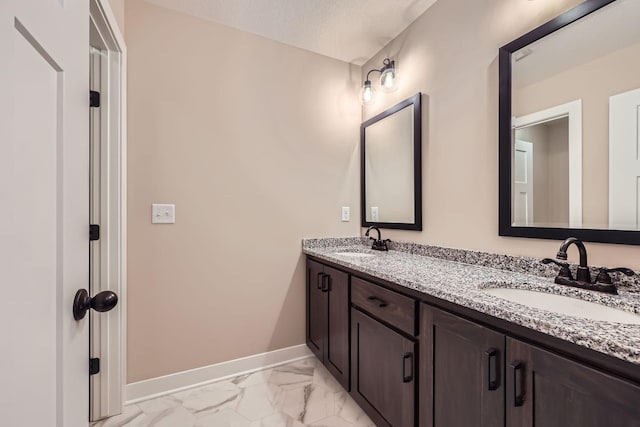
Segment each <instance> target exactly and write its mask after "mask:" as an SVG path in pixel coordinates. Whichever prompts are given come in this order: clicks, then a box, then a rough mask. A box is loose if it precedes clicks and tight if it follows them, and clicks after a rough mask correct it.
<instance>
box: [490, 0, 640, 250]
mask: <svg viewBox="0 0 640 427" xmlns="http://www.w3.org/2000/svg"><path fill="white" fill-rule="evenodd" d="M639 17H640V1H637V0H589V1H585V2H584V3H582V4H579V5H578V6H576V7H575V8H573V9H571V10H569V11H568V12H566V13H564V14H563V15H561V16H559V17H558V18H556V19H554V20H552V21H550V22H548V23H546V24H544V25H542V26H541V27H539V28H537V29H535V30H533V31H532V32H530V33H528V34H525V35H524V36H522V37H520V38H519V39H517V40H515V41H513V42H511V43H509V44H507V45H506V46H504V47H503V48H501V49H500V235H504V236H520V237H537V238H552V239H563V238H565V237H567V236H569V235H573V236H576V237H579V238H581V239H582V240H590V241H600V242H611V243H628V244H640V232H637V231H636V230H640V185H639V183H640V139H639V138H640V136H639V135H640V25H639V24H638V18H639ZM630 231H633V232H630Z"/></svg>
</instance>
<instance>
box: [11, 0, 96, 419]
mask: <svg viewBox="0 0 640 427" xmlns="http://www.w3.org/2000/svg"><path fill="white" fill-rule="evenodd" d="M88 13H89V12H88V4H87V3H86V2H84V1H79V0H29V1H25V0H2V1H0V58H2V66H1V67H0V94H2V96H0V149H1V151H0V205H1V206H2V207H3V209H2V210H0V283H1V284H2V292H3V297H4V301H5V304H3V309H2V310H0V325H1V326H0V328H1V329H0V333H1V336H0V339H1V340H2V348H3V350H2V351H1V352H0V383H1V384H2V386H1V388H0V414H1V420H0V424H1V425H3V426H10V427H21V426H39V427H40V426H58V427H63V426H64V427H80V426H86V425H87V424H88V421H87V420H88V357H87V348H88V324H87V322H86V321H82V322H76V321H75V320H74V319H73V315H72V310H71V307H72V302H73V297H74V294H75V291H76V290H77V289H79V288H86V287H87V276H88V261H87V256H88V255H87V248H88V242H87V225H88V215H87V212H88V200H87V197H88V160H89V159H88V151H87V150H88V145H87V136H88V95H87V94H88V55H87V54H86V48H87V46H88V43H89V39H88V25H87V20H88Z"/></svg>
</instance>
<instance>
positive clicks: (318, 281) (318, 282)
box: [316, 273, 324, 291]
mask: <svg viewBox="0 0 640 427" xmlns="http://www.w3.org/2000/svg"><path fill="white" fill-rule="evenodd" d="M323 281H324V273H318V280H317V281H316V283H317V284H318V290H319V291H321V290H322V283H323Z"/></svg>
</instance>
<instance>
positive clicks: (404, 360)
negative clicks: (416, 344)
mask: <svg viewBox="0 0 640 427" xmlns="http://www.w3.org/2000/svg"><path fill="white" fill-rule="evenodd" d="M407 360H409V361H410V363H409V369H410V371H409V372H410V373H409V375H407ZM411 381H413V353H409V352H407V353H405V354H404V355H403V356H402V382H405V383H410V382H411Z"/></svg>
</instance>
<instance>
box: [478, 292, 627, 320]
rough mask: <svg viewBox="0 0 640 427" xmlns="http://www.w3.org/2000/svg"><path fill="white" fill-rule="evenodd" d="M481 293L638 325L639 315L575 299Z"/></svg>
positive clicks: (572, 313) (556, 310) (564, 312)
mask: <svg viewBox="0 0 640 427" xmlns="http://www.w3.org/2000/svg"><path fill="white" fill-rule="evenodd" d="M482 291H483V292H484V293H486V294H489V295H493V296H496V297H498V298H502V299H506V300H508V301H513V302H516V303H518V304H522V305H526V306H528V307H534V308H539V309H542V310H546V311H551V312H553V313H558V314H563V315H566V316H573V317H582V318H585V319H591V320H598V321H605V322H614V323H625V324H630V325H640V315H638V314H635V313H631V312H629V311H624V310H619V309H617V308H612V307H607V306H605V305H601V304H596V303H593V302H589V301H584V300H581V299H577V298H571V297H566V296H563V295H555V294H549V293H546V292H537V291H532V290H525V289H514V288H487V289H482Z"/></svg>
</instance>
